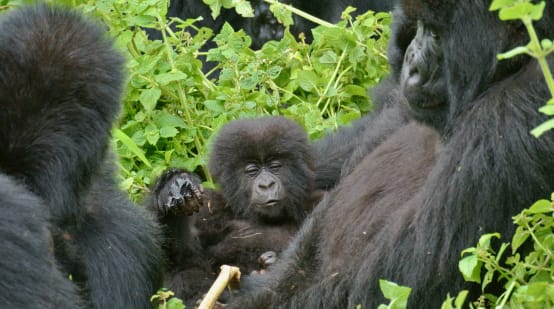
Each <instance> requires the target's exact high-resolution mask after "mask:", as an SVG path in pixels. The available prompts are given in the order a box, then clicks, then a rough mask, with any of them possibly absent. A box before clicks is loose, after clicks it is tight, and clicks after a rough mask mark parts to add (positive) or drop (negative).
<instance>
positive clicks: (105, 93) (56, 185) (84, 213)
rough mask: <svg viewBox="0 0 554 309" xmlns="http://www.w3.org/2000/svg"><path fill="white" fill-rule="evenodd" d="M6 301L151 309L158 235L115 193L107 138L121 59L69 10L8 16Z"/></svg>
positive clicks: (0, 168) (2, 168)
mask: <svg viewBox="0 0 554 309" xmlns="http://www.w3.org/2000/svg"><path fill="white" fill-rule="evenodd" d="M0 63H2V65H1V66H0V106H2V108H1V111H0V144H1V145H2V147H1V148H0V207H1V213H2V216H1V218H0V232H1V233H0V238H1V243H2V256H3V257H2V260H1V262H0V277H2V280H0V291H1V292H0V303H1V304H2V306H6V307H10V308H149V307H150V306H151V305H150V301H149V297H150V295H152V294H153V293H154V292H155V291H156V289H157V288H158V287H159V286H160V283H161V275H160V274H161V272H162V270H161V261H160V258H159V256H161V250H160V248H159V245H158V241H157V239H156V234H157V229H156V225H155V223H154V222H152V221H151V220H148V219H147V214H146V213H145V212H144V211H143V210H141V209H139V208H137V207H134V205H132V204H131V203H130V202H129V201H128V199H127V198H126V195H125V194H124V193H123V192H120V191H119V190H118V189H117V183H116V182H115V180H114V175H113V174H114V173H113V168H112V161H113V160H112V158H111V157H110V156H109V155H108V151H107V148H108V146H107V145H108V138H109V134H110V129H111V126H112V123H113V122H114V120H115V118H116V116H117V113H118V111H119V108H120V103H119V99H120V95H121V91H122V85H123V76H122V64H123V61H122V58H121V56H120V55H119V53H117V52H115V50H114V49H113V47H112V43H111V42H110V41H109V40H107V39H106V38H105V34H104V31H102V30H101V29H100V27H98V25H96V24H94V23H92V22H90V21H87V20H86V19H84V18H83V17H81V16H80V15H79V14H76V13H74V12H71V11H68V10H66V9H60V8H49V7H47V6H33V7H27V8H23V9H14V10H13V11H11V12H8V13H6V14H5V15H3V16H2V17H1V18H0Z"/></svg>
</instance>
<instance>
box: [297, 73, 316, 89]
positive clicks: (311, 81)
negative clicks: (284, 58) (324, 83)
mask: <svg viewBox="0 0 554 309" xmlns="http://www.w3.org/2000/svg"><path fill="white" fill-rule="evenodd" d="M296 76H297V82H298V85H300V87H301V88H302V89H304V90H306V91H312V90H313V89H314V88H315V87H316V85H317V80H318V77H317V75H316V74H315V73H314V72H313V71H308V70H302V71H299V72H297V75H296Z"/></svg>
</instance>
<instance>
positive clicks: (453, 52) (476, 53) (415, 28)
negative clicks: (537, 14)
mask: <svg viewBox="0 0 554 309" xmlns="http://www.w3.org/2000/svg"><path fill="white" fill-rule="evenodd" d="M453 6H457V8H456V9H455V10H453V9H449V7H453ZM488 6H489V3H488V2H487V1H477V2H475V4H474V5H463V6H460V5H457V4H455V2H454V1H441V2H440V3H439V1H433V0H428V1H402V3H400V5H399V7H398V8H397V10H396V12H395V18H396V23H395V25H394V27H395V31H394V35H393V39H392V42H391V45H390V50H389V55H390V62H391V66H392V67H393V71H394V72H395V78H397V79H398V82H399V84H400V87H401V91H402V92H403V94H404V96H405V98H406V101H407V103H408V105H409V107H410V108H409V110H410V111H411V113H412V115H413V116H414V117H415V118H416V119H419V120H422V121H424V122H426V123H428V124H431V125H432V126H434V127H435V128H437V129H439V131H442V132H448V131H450V130H451V128H450V127H449V126H448V125H447V124H448V123H450V121H449V120H450V119H453V118H456V117H458V116H459V115H460V114H461V113H463V112H464V111H467V110H468V109H471V106H472V104H474V102H476V101H477V100H476V98H478V97H479V96H480V95H482V94H483V92H484V91H486V90H487V89H489V88H490V87H491V86H493V85H494V84H495V83H498V82H499V81H500V80H502V79H503V78H505V77H507V76H510V75H511V74H513V73H515V72H517V71H518V70H519V69H521V68H522V67H523V66H524V65H525V64H526V63H528V62H529V61H531V60H530V59H529V57H525V56H519V57H515V58H512V59H509V60H503V61H500V62H499V61H498V60H497V54H499V53H501V52H502V51H506V50H509V49H511V48H513V47H515V46H518V45H525V44H526V42H528V35H527V32H526V31H525V28H524V26H523V25H522V24H521V23H519V22H511V23H506V22H503V21H501V20H499V19H498V17H497V16H496V14H495V13H491V12H489V11H488ZM550 10H552V9H551V8H550ZM546 15H548V14H546ZM446 24H448V27H445V26H443V25H446ZM547 24H548V17H547V18H546V19H545V20H544V21H541V22H539V23H538V24H537V29H538V31H539V32H541V33H545V32H546V33H548V32H552V31H551V30H549V29H548V27H546V25H547ZM477 25H486V26H481V27H478V26H477ZM468 28H471V29H472V31H467V29H468ZM454 37H455V38H456V39H455V40H453V39H444V38H454ZM477 38H478V39H477ZM472 102H473V103H472Z"/></svg>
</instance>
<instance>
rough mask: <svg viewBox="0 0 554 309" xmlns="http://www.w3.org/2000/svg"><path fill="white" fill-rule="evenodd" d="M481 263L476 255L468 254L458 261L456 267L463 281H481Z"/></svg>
mask: <svg viewBox="0 0 554 309" xmlns="http://www.w3.org/2000/svg"><path fill="white" fill-rule="evenodd" d="M481 265H482V262H480V261H479V259H478V258H477V255H474V254H472V255H468V256H466V257H464V258H463V259H461V260H460V262H458V268H459V269H460V272H461V273H462V275H463V276H464V280H465V281H470V282H476V283H481Z"/></svg>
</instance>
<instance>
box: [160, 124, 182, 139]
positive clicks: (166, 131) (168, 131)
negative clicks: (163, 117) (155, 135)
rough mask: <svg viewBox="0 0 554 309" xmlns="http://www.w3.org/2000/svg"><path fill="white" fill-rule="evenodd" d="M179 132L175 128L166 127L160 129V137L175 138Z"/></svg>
mask: <svg viewBox="0 0 554 309" xmlns="http://www.w3.org/2000/svg"><path fill="white" fill-rule="evenodd" d="M177 133H179V131H178V130H177V129H175V128H174V127H170V126H165V127H162V128H161V129H160V136H161V137H164V138H168V137H175V136H177Z"/></svg>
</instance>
